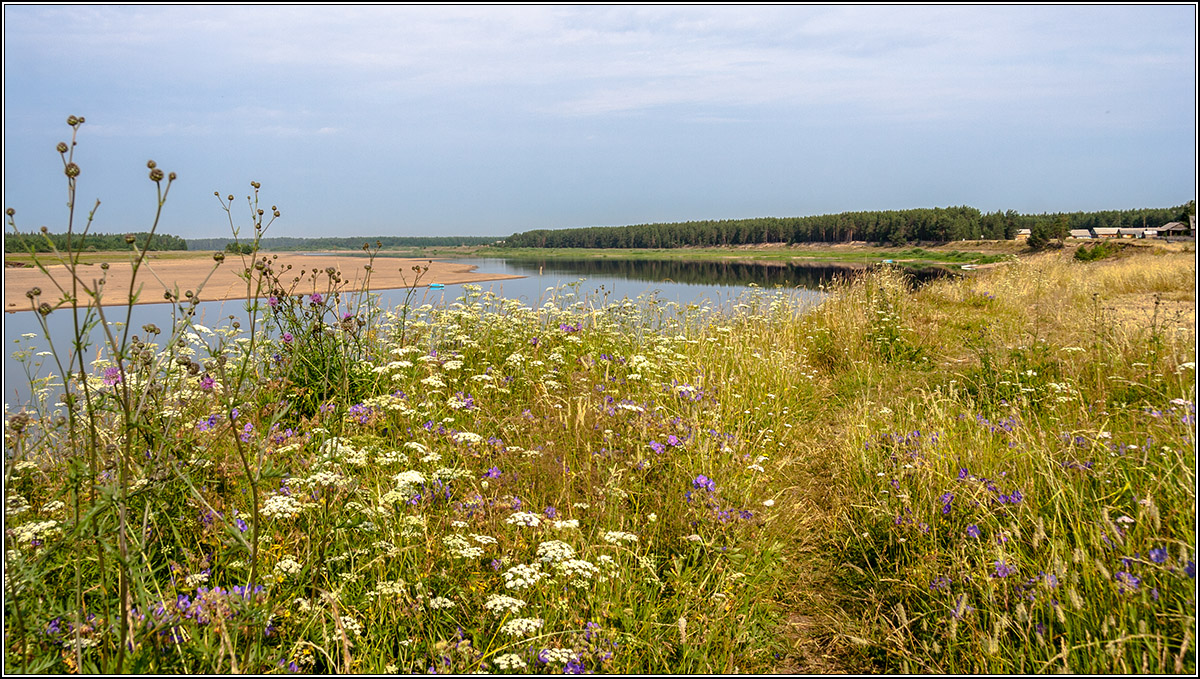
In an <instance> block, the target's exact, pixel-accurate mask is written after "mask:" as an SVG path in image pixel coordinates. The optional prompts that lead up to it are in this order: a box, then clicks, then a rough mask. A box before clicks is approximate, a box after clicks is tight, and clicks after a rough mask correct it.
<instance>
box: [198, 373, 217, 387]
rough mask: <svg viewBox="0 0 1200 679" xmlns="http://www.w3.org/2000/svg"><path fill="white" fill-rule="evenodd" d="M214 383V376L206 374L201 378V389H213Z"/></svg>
mask: <svg viewBox="0 0 1200 679" xmlns="http://www.w3.org/2000/svg"><path fill="white" fill-rule="evenodd" d="M213 384H214V381H213V378H212V376H211V375H205V376H204V377H202V378H201V379H200V390H201V391H212V388H213Z"/></svg>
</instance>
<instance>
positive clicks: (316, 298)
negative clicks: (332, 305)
mask: <svg viewBox="0 0 1200 679" xmlns="http://www.w3.org/2000/svg"><path fill="white" fill-rule="evenodd" d="M324 300H325V298H324V297H321V293H319V292H314V293H313V296H312V304H313V306H317V305H319V304H320V303H321V302H323V301H324Z"/></svg>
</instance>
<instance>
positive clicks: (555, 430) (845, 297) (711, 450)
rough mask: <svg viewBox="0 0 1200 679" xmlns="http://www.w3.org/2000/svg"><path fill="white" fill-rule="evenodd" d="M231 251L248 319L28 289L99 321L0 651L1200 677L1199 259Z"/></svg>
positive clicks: (287, 662) (264, 215)
mask: <svg viewBox="0 0 1200 679" xmlns="http://www.w3.org/2000/svg"><path fill="white" fill-rule="evenodd" d="M74 127H76V128H77V125H76V126H74ZM67 158H68V157H67V156H66V155H65V152H64V160H67ZM154 169H155V168H153V167H151V180H152V181H154V183H155V185H156V186H157V187H158V188H159V207H160V208H161V207H162V206H163V205H164V204H165V200H166V193H167V190H168V189H169V186H170V181H171V180H168V179H167V178H166V177H164V176H163V173H162V172H161V171H160V172H159V173H158V175H157V178H156V175H155V174H154V172H153V171H154ZM76 175H78V172H76ZM67 176H68V182H69V188H70V189H71V192H72V193H71V195H72V197H73V195H74V193H73V191H74V186H75V183H74V182H75V177H74V176H72V175H71V174H70V172H68V173H67ZM252 188H253V191H252V192H251V193H250V195H249V196H248V197H247V205H246V206H245V207H246V209H245V211H244V213H243V211H242V209H241V208H239V207H238V206H235V204H234V201H233V200H232V197H230V198H229V199H227V200H222V201H221V206H222V209H224V210H226V211H227V212H228V214H229V220H230V226H231V227H232V228H233V229H234V231H235V232H239V231H240V232H241V233H247V234H253V238H259V237H261V235H262V234H263V233H265V232H266V230H267V228H268V227H269V226H270V225H271V221H272V218H271V215H272V211H266V210H262V209H260V208H259V198H258V194H259V190H260V187H259V186H258V185H257V184H255V185H254V186H253V187H252ZM72 200H73V198H72ZM72 210H73V208H72ZM238 215H243V216H238ZM8 219H9V223H10V226H11V227H12V228H14V229H15V228H16V226H15V223H14V220H15V216H14V214H13V213H12V212H11V211H10V212H9V215H8ZM69 219H74V217H71V218H69ZM144 254H145V253H139V252H138V251H136V250H135V251H131V253H130V255H129V256H130V258H131V260H132V261H133V263H134V268H135V270H136V268H137V262H138V261H139V259H138V258H139V257H140V256H143V255H144ZM52 257H60V258H61V259H62V260H64V261H65V262H66V264H67V265H68V267H70V266H72V265H71V257H72V253H70V252H65V253H58V254H57V255H52ZM239 259H240V264H238V263H237V262H238V261H239ZM230 260H232V261H229V262H226V263H225V265H230V264H234V265H236V266H239V267H240V268H241V270H242V272H243V279H244V281H245V285H246V287H247V294H246V297H247V298H248V300H249V302H248V304H247V311H246V314H245V316H244V317H242V318H235V319H231V321H230V322H229V323H228V324H227V325H224V326H222V327H212V328H209V327H204V326H200V325H198V324H196V323H194V322H192V320H191V317H190V316H189V310H190V309H191V308H192V307H193V306H194V304H193V303H192V302H191V301H189V300H190V299H191V298H189V297H188V296H186V295H181V296H177V298H176V299H174V300H172V305H173V306H172V308H173V309H174V314H173V318H174V321H173V322H172V323H171V324H170V325H169V326H168V327H161V328H160V327H157V326H154V325H147V326H145V327H142V328H130V327H128V325H124V324H122V323H121V322H120V320H119V318H118V315H119V313H120V312H119V310H117V311H114V310H113V309H112V308H111V307H107V308H104V307H99V306H96V305H95V304H89V303H88V300H89V299H90V298H91V299H94V295H92V294H91V292H89V290H88V289H87V286H86V285H85V284H84V280H83V279H81V278H79V279H76V280H74V282H73V285H72V286H71V287H70V288H69V290H70V292H69V293H67V291H63V294H64V296H65V298H66V301H62V300H60V299H59V293H55V294H53V295H52V294H50V293H49V291H36V292H37V294H35V292H34V291H31V293H30V302H31V304H32V305H33V306H34V307H35V308H39V309H40V313H42V314H50V313H54V314H72V313H73V314H76V315H77V317H78V318H79V324H80V327H83V326H86V325H88V324H91V323H101V324H103V327H105V328H108V331H107V333H108V334H107V335H106V338H107V339H106V340H105V342H104V346H103V347H97V346H82V344H81V343H78V342H77V343H75V344H74V345H73V346H57V347H55V348H54V349H53V350H52V351H51V352H50V356H49V357H46V358H47V359H48V360H51V361H53V362H54V363H55V364H56V365H57V366H58V369H59V372H58V374H67V375H70V378H69V379H68V380H67V385H65V387H64V385H63V384H61V383H57V384H56V383H54V380H50V379H46V380H40V381H39V380H35V383H34V384H33V385H32V387H33V391H32V393H34V398H33V399H32V402H30V403H28V404H22V405H21V406H18V407H17V408H15V409H12V410H10V411H8V412H6V413H5V430H4V435H5V453H6V455H5V470H4V495H5V498H4V499H5V524H4V525H5V568H4V590H5V596H4V613H5V617H4V626H5V649H4V663H5V670H6V671H8V672H28V673H40V672H55V673H65V672H90V673H99V672H104V673H111V672H115V673H150V672H156V673H158V672H161V673H233V672H252V673H294V672H305V673H310V672H334V673H358V672H373V673H410V672H421V673H425V672H436V673H446V672H451V673H467V672H475V671H484V672H496V673H503V672H519V673H532V672H537V673H584V672H595V673H601V672H603V673H649V672H655V673H658V672H661V673H708V672H713V673H758V672H797V671H798V672H817V671H876V672H905V673H912V672H922V673H1016V672H1022V673H1032V672H1038V673H1041V672H1058V671H1067V672H1073V673H1089V672H1098V673H1101V672H1103V673H1118V672H1119V673H1187V674H1192V673H1194V672H1195V669H1196V662H1195V657H1196V656H1195V639H1194V638H1193V636H1192V634H1193V633H1192V630H1193V629H1194V627H1195V614H1196V599H1195V595H1196V587H1195V582H1196V581H1195V559H1196V544H1195V518H1196V506H1195V487H1196V486H1195V481H1196V479H1195V470H1196V452H1195V437H1196V420H1195V417H1196V414H1195V331H1194V320H1195V276H1196V271H1195V252H1194V249H1193V250H1192V251H1190V252H1166V251H1160V250H1153V249H1144V250H1143V249H1137V250H1136V251H1135V250H1134V249H1130V250H1129V251H1126V252H1122V253H1121V256H1117V257H1113V258H1109V259H1104V260H1100V261H1094V262H1080V261H1074V260H1073V259H1072V258H1071V257H1070V256H1069V255H1068V254H1066V253H1064V252H1052V253H1048V254H1036V255H1028V256H1022V257H1020V258H1019V259H1018V260H1017V261H1012V262H1008V263H1005V264H1002V265H999V266H997V267H995V268H993V269H990V270H987V271H980V272H976V273H975V275H972V276H970V277H963V278H952V279H940V280H936V281H933V282H931V283H929V284H927V285H925V286H922V287H920V288H919V289H913V287H912V286H911V285H909V281H908V280H907V278H906V274H905V273H904V272H903V271H902V270H900V269H898V268H896V267H877V268H873V269H871V270H870V271H868V272H867V273H865V274H864V275H861V276H856V277H854V278H847V279H844V280H840V281H838V282H836V283H834V284H833V285H832V286H830V287H829V288H828V290H827V292H828V293H829V296H828V297H827V298H826V299H825V301H824V302H823V303H822V304H821V305H820V306H819V307H817V308H815V309H811V308H802V307H800V306H798V302H797V301H796V299H795V298H794V297H792V296H790V295H788V294H786V291H784V290H757V291H754V292H752V293H750V294H748V295H747V296H746V297H744V298H743V299H742V300H741V301H740V303H738V304H736V305H734V306H733V307H732V308H729V309H716V308H707V307H703V306H699V305H690V306H679V305H677V304H673V303H663V302H661V301H659V300H656V299H655V298H653V297H644V298H639V299H636V300H620V301H615V302H609V301H605V302H600V301H597V300H595V299H593V298H589V297H588V296H587V295H585V294H584V293H583V292H582V291H581V290H580V288H579V286H566V287H562V288H557V289H552V290H548V291H547V293H546V295H545V298H544V299H543V300H542V302H541V303H540V304H539V305H538V306H536V307H532V306H525V305H523V304H521V303H520V302H516V301H512V300H505V299H502V298H497V297H494V296H492V295H490V294H485V293H483V292H481V291H480V290H479V289H478V288H473V287H470V286H467V287H466V288H465V289H466V293H465V294H464V295H463V296H462V297H461V298H459V299H458V300H457V301H456V302H455V303H453V304H450V305H448V306H445V307H433V306H417V305H414V304H403V305H401V306H399V307H397V308H394V309H385V308H379V306H378V305H376V304H373V303H372V298H371V296H370V294H369V283H368V287H367V288H366V289H363V290H360V291H358V292H357V293H351V292H347V291H345V290H344V289H342V288H341V287H339V281H338V280H336V278H337V277H336V275H335V274H333V273H329V272H320V271H317V272H313V273H312V274H310V275H307V276H305V277H300V276H293V275H292V273H291V272H287V271H281V270H277V269H276V268H275V267H273V266H272V260H271V258H270V257H261V258H255V257H253V256H245V257H244V258H238V257H236V256H230ZM93 292H94V291H93ZM43 298H44V301H43ZM164 325H165V324H164ZM80 336H81V335H80ZM28 339H33V338H28ZM98 350H99V357H98V358H94V357H96V356H97V352H98ZM27 353H28V354H32V352H27ZM24 358H25V359H26V360H33V359H34V358H35V357H34V356H32V355H27V356H25V357H24ZM10 378H12V376H7V377H6V379H10Z"/></svg>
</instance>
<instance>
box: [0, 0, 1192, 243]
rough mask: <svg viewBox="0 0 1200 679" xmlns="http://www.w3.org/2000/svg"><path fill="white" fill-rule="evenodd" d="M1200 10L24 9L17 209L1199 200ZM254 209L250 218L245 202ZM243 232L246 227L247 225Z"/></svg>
mask: <svg viewBox="0 0 1200 679" xmlns="http://www.w3.org/2000/svg"><path fill="white" fill-rule="evenodd" d="M1195 83H1196V7H1195V6H1194V5H1192V4H1180V5H1160V6H1150V7H1147V6H1083V7H1076V6H1021V7H995V6H993V7H985V6H853V5H849V6H847V5H842V6H832V7H808V6H759V7H745V6H728V7H726V6H698V7H674V6H670V7H667V6H656V7H652V6H592V7H583V6H561V7H533V6H522V7H489V6H395V7H365V6H363V7H271V6H259V7H238V6H185V7H178V8H176V7H165V6H155V7H151V6H129V7H101V6H76V7H72V6H13V5H7V6H5V7H4V206H5V207H13V208H15V209H16V210H17V218H18V226H20V227H21V228H22V229H23V230H30V229H35V228H37V227H39V226H41V225H43V224H45V225H47V226H50V227H51V228H52V229H53V230H60V229H61V228H62V227H63V226H64V225H65V222H64V215H65V210H64V208H63V205H64V202H65V197H66V190H65V181H64V178H63V175H62V165H61V161H60V160H59V158H58V154H57V153H56V152H55V150H54V146H55V144H56V143H57V142H59V141H64V140H66V139H68V137H69V128H68V127H67V125H66V122H65V121H66V118H67V116H68V115H69V114H77V115H83V116H85V117H86V118H87V123H86V124H85V125H84V126H83V128H82V132H81V134H80V144H79V147H78V151H77V161H78V163H79V164H80V166H81V167H82V175H81V177H80V195H79V198H80V202H81V203H83V204H86V205H90V204H91V202H92V201H94V200H95V199H96V198H100V199H101V200H102V201H103V205H102V207H101V209H100V212H99V213H98V215H97V221H96V225H95V227H94V228H95V230H98V231H103V232H123V231H131V230H141V229H144V228H145V227H146V226H148V224H149V220H150V216H151V214H152V211H153V207H154V206H153V200H154V199H153V195H154V194H153V185H152V184H151V182H150V181H149V179H147V178H146V168H145V162H146V160H147V159H149V158H153V159H154V160H156V161H157V162H158V164H159V166H160V167H162V168H163V169H165V170H167V171H175V172H177V173H178V174H179V177H180V179H179V181H178V182H176V185H175V187H174V188H173V189H172V195H171V199H170V201H169V202H168V205H167V208H166V214H165V218H164V220H163V222H162V226H161V227H160V228H161V229H162V230H163V231H165V232H168V233H174V234H177V235H181V236H184V237H216V236H226V235H228V234H229V228H228V224H227V222H226V221H225V215H224V213H223V212H222V211H221V209H220V207H219V205H218V204H217V202H216V199H215V198H214V197H213V191H220V192H221V193H222V195H224V194H227V193H233V194H235V195H237V196H239V197H242V198H244V197H245V196H246V195H247V193H248V191H249V188H250V187H249V182H250V181H251V180H257V181H259V182H261V183H262V185H263V189H262V195H263V196H264V198H265V200H266V201H267V203H268V204H271V203H275V204H278V206H279V207H280V209H281V210H282V211H283V215H284V218H283V219H282V220H281V221H279V222H277V223H276V225H275V226H274V227H272V230H271V232H270V233H268V235H276V236H317V235H329V234H338V235H348V236H349V235H364V236H365V235H376V234H390V235H427V234H460V235H499V236H503V235H508V234H510V233H513V232H514V231H523V230H527V229H533V228H555V227H571V226H590V225H617V224H634V223H642V222H656V221H683V220H689V219H707V218H740V217H758V216H768V215H771V216H797V215H811V214H821V213H830V212H842V211H848V210H875V209H904V208H914V207H934V206H947V205H963V204H966V205H971V206H974V207H977V208H979V209H981V210H984V211H993V210H997V209H1015V210H1018V211H1022V212H1054V211H1074V210H1102V209H1126V208H1140V207H1167V206H1173V205H1179V204H1181V203H1184V202H1186V201H1188V200H1191V199H1193V198H1195V192H1196V85H1195ZM242 204H243V205H244V202H243V203H242ZM239 214H241V213H239Z"/></svg>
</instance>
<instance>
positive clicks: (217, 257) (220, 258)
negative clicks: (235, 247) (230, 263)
mask: <svg viewBox="0 0 1200 679" xmlns="http://www.w3.org/2000/svg"><path fill="white" fill-rule="evenodd" d="M213 261H214V262H216V263H218V264H220V263H221V262H224V261H225V253H224V252H214V253H213Z"/></svg>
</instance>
